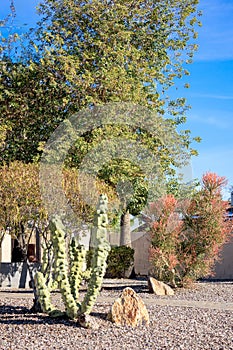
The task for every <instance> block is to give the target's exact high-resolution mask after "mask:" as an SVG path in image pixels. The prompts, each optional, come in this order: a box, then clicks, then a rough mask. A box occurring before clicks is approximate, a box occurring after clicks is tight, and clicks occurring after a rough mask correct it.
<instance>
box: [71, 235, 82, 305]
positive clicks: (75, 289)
mask: <svg viewBox="0 0 233 350" xmlns="http://www.w3.org/2000/svg"><path fill="white" fill-rule="evenodd" d="M85 261H86V249H85V247H84V246H83V245H77V244H76V241H75V239H73V240H72V242H71V246H70V277H69V280H70V286H71V293H72V295H73V297H74V300H75V301H76V303H77V302H78V299H79V289H80V284H81V282H82V279H83V270H84V264H85Z"/></svg>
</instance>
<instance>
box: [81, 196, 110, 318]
mask: <svg viewBox="0 0 233 350" xmlns="http://www.w3.org/2000/svg"><path fill="white" fill-rule="evenodd" d="M107 224H108V217H107V196H106V195H101V196H100V199H99V203H98V207H97V213H96V216H95V226H94V227H93V229H92V245H93V246H94V249H95V250H94V255H93V258H92V263H91V266H92V269H91V276H90V280H89V283H88V289H87V293H86V295H85V297H84V300H83V302H82V304H81V315H83V314H89V313H90V312H91V311H92V308H93V306H94V303H95V302H96V299H97V297H98V295H99V292H100V289H101V286H102V283H103V278H104V274H105V271H106V260H107V257H108V253H109V251H110V249H111V248H110V245H109V242H108V241H107V228H106V226H107Z"/></svg>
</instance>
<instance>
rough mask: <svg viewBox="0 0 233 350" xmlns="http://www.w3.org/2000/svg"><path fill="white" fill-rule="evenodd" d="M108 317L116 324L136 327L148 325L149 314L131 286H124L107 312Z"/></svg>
mask: <svg viewBox="0 0 233 350" xmlns="http://www.w3.org/2000/svg"><path fill="white" fill-rule="evenodd" d="M108 319H109V320H111V321H112V322H114V323H115V324H116V325H117V326H131V327H136V326H139V325H142V324H146V325H149V322H150V321H149V314H148V311H147V309H146V306H145V304H144V302H143V300H142V298H140V297H139V296H138V295H137V293H136V292H135V291H134V290H133V289H132V288H129V287H127V288H125V289H124V290H123V292H122V294H121V295H120V297H119V298H117V299H116V300H115V302H114V304H113V305H112V307H111V310H110V312H109V314H108Z"/></svg>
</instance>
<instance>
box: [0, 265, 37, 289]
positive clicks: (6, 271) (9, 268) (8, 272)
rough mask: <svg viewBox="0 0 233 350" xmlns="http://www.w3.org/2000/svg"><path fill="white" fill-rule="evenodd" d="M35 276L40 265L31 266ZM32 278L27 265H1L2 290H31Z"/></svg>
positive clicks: (0, 280) (0, 285)
mask: <svg viewBox="0 0 233 350" xmlns="http://www.w3.org/2000/svg"><path fill="white" fill-rule="evenodd" d="M29 266H30V269H31V270H32V272H33V274H34V273H35V271H36V270H37V269H38V268H39V264H37V263H31V264H29ZM29 282H30V276H29V272H28V269H27V264H26V263H23V262H22V263H21V262H19V263H0V287H2V288H30V284H29Z"/></svg>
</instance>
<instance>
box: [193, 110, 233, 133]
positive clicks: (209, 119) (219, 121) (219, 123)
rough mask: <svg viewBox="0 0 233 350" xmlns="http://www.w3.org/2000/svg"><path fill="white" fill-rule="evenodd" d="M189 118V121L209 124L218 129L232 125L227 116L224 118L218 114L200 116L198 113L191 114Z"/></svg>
mask: <svg viewBox="0 0 233 350" xmlns="http://www.w3.org/2000/svg"><path fill="white" fill-rule="evenodd" d="M210 114H211V112H210ZM189 118H190V121H191V122H195V123H198V124H203V125H211V126H214V127H216V128H220V129H229V128H231V127H232V122H231V121H230V120H229V119H228V118H226V119H224V118H220V117H219V116H217V117H214V116H200V115H198V114H192V115H191V116H190V117H189Z"/></svg>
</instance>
